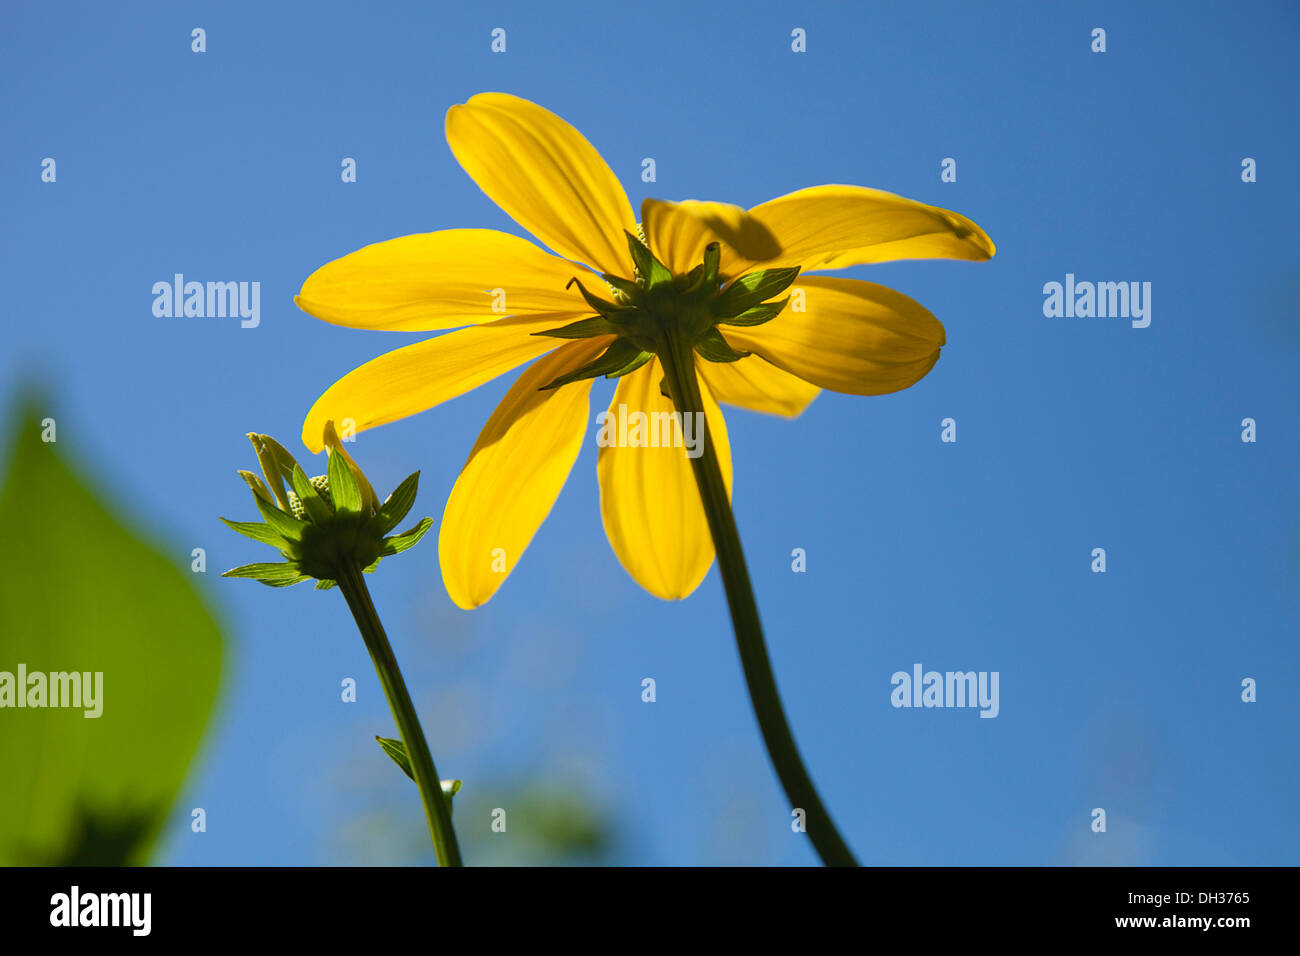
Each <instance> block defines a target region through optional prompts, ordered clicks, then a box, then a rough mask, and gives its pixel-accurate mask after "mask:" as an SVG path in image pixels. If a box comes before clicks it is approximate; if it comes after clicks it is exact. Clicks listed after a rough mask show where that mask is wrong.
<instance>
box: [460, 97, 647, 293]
mask: <svg viewBox="0 0 1300 956" xmlns="http://www.w3.org/2000/svg"><path fill="white" fill-rule="evenodd" d="M447 143H448V144H449V145H450V146H451V151H452V152H453V153H454V154H455V156H456V159H457V160H458V161H459V162H460V164H461V166H463V167H464V169H465V172H467V173H469V175H470V178H472V179H473V180H474V182H476V183H478V185H479V188H480V189H482V190H483V192H485V193H487V195H488V198H490V199H491V200H492V201H493V202H495V203H496V204H497V205H498V206H500V207H501V208H502V209H504V210H505V211H506V212H507V213H508V214H509V215H510V216H511V218H513V219H514V220H515V222H517V223H519V225H521V226H523V227H524V228H525V229H527V230H528V231H529V232H531V233H532V234H533V235H534V236H536V237H537V238H538V239H540V240H541V241H542V242H544V243H545V244H546V245H548V246H549V247H550V248H552V249H554V250H555V251H556V252H558V253H559V254H560V255H562V256H564V257H566V258H569V259H574V260H576V261H578V262H583V263H586V264H587V265H589V266H593V267H595V268H597V269H599V270H600V271H602V272H610V273H614V274H617V275H622V276H630V275H631V270H632V257H631V254H630V253H629V252H628V248H627V239H626V237H625V236H624V235H623V233H624V231H625V230H626V231H628V232H631V233H632V234H633V235H635V234H636V219H635V217H634V216H633V215H632V206H631V204H629V203H628V201H627V193H625V192H624V191H623V186H622V184H621V183H619V181H618V177H617V176H615V175H614V173H613V171H611V170H610V168H609V165H608V164H607V163H606V162H605V160H604V159H603V158H601V155H600V153H598V152H596V150H595V148H594V147H593V146H592V145H591V144H590V143H588V142H587V140H586V139H584V138H583V136H582V134H581V133H579V132H578V131H577V130H576V129H574V128H573V127H572V126H570V125H569V124H568V123H566V122H565V121H564V120H562V119H560V117H558V116H556V115H555V114H554V113H552V112H550V111H549V110H546V109H543V108H542V107H540V106H538V105H537V104H536V103H531V102H529V101H528V100H525V99H520V98H519V97H517V96H510V95H508V94H505V93H480V94H479V95H477V96H474V97H471V98H470V100H469V102H467V103H465V104H463V105H458V106H453V107H452V108H451V109H449V110H448V111H447Z"/></svg>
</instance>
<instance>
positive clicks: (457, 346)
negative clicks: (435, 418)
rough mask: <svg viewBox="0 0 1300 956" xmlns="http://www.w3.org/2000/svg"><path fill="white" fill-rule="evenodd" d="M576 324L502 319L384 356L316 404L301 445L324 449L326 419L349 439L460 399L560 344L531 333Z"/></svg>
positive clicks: (336, 385)
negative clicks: (353, 433)
mask: <svg viewBox="0 0 1300 956" xmlns="http://www.w3.org/2000/svg"><path fill="white" fill-rule="evenodd" d="M577 318H578V316H577V315H576V314H575V315H572V316H566V317H562V318H559V319H556V318H550V319H545V320H541V319H538V320H526V319H503V320H501V321H500V322H492V323H489V324H487V325H475V326H472V327H470V328H468V329H460V330H458V331H456V332H448V333H446V334H445V335H438V336H435V337H434V338H431V339H426V340H425V341H423V342H417V343H416V344H415V345H408V346H406V348H401V349H397V350H396V351H393V352H387V353H385V354H384V355H381V356H379V357H378V358H376V359H372V360H371V361H369V362H367V363H366V364H365V365H362V366H361V367H360V368H357V369H354V370H353V371H351V372H349V373H348V374H347V375H344V376H343V377H342V378H341V379H339V380H338V381H337V382H335V383H334V384H333V385H331V386H330V387H329V388H328V389H327V390H326V392H325V394H324V395H322V396H321V397H320V398H318V399H317V400H316V404H315V405H313V406H312V407H311V411H309V412H308V413H307V419H306V421H304V422H303V426H302V443H303V444H304V445H306V446H307V447H308V448H309V449H311V450H312V451H314V452H318V451H320V450H321V449H322V448H323V447H325V444H324V428H325V422H326V421H328V420H331V419H332V420H333V421H334V424H335V426H336V427H337V428H338V429H339V431H340V432H342V433H344V434H345V436H346V433H347V430H348V425H349V422H350V423H351V425H352V428H353V429H354V430H355V431H356V432H363V431H365V430H366V429H368V428H375V427H377V426H379V425H386V424H388V423H389V422H395V421H397V420H398V419H400V418H407V417H409V416H411V415H415V414H418V413H419V412H422V411H424V410H426V409H429V408H433V406H435V405H438V404H441V403H442V402H445V401H447V400H448V399H451V398H455V397H456V396H457V395H463V394H464V393H466V392H468V391H470V390H471V389H474V388H477V387H478V386H480V385H482V384H483V383H484V382H488V381H491V380H492V379H494V378H496V377H497V376H498V375H504V374H505V373H506V372H508V371H510V370H511V369H513V368H518V367H519V366H520V365H523V364H524V363H525V362H528V361H531V360H532V359H535V358H537V357H538V356H539V355H544V354H546V353H547V352H550V351H551V350H552V349H555V348H557V347H558V346H559V345H561V344H562V341H563V340H561V339H556V338H551V337H550V336H546V335H531V334H530V333H532V332H537V331H541V330H543V329H552V328H555V327H556V326H557V325H564V324H566V323H567V322H570V321H574V320H576V319H577Z"/></svg>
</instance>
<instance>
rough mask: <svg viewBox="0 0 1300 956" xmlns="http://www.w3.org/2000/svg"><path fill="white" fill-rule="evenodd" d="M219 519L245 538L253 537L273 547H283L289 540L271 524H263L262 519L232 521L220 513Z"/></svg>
mask: <svg viewBox="0 0 1300 956" xmlns="http://www.w3.org/2000/svg"><path fill="white" fill-rule="evenodd" d="M218 520H219V521H222V522H224V523H225V525H226V527H227V528H229V529H230V530H231V531H235V532H238V533H239V534H242V535H243V536H244V537H245V538H252V539H253V540H254V541H259V542H261V543H262V544H269V545H270V546H271V547H273V548H283V547H285V546H286V545H287V544H288V542H287V541H285V540H284V538H283V537H281V536H280V533H279V532H278V531H276V530H275V529H274V528H272V527H271V526H270V525H269V524H263V523H262V522H260V521H231V520H230V519H228V518H222V517H220V516H219V515H218Z"/></svg>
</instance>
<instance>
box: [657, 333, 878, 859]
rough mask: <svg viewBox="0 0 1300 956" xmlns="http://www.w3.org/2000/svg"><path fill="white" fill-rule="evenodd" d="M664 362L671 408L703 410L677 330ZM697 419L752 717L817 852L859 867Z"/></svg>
mask: <svg viewBox="0 0 1300 956" xmlns="http://www.w3.org/2000/svg"><path fill="white" fill-rule="evenodd" d="M661 345H662V348H661V349H660V350H659V352H658V354H659V359H660V361H661V362H662V363H663V366H664V373H665V378H666V380H667V385H668V390H669V391H670V392H671V393H672V398H673V404H674V405H676V407H677V410H678V411H679V412H681V413H682V415H683V416H686V415H691V414H695V413H697V412H698V413H702V412H703V411H704V401H703V399H702V398H701V396H700V385H699V381H698V380H697V378H696V373H695V355H694V352H693V350H692V348H691V346H690V345H689V343H686V342H684V341H683V340H682V339H681V338H680V336H679V335H678V334H677V333H676V331H675V330H673V329H671V328H669V329H665V330H664V332H663V337H662V341H661ZM695 421H699V422H703V424H704V430H703V433H702V441H701V447H702V449H703V452H702V454H700V455H699V456H698V457H696V458H693V459H691V462H692V467H693V470H694V472H695V483H696V485H698V486H699V490H700V501H701V502H702V503H703V505H704V514H705V516H706V517H707V518H708V522H709V531H710V533H711V534H712V535H713V546H714V549H715V550H716V551H717V555H718V570H719V571H720V572H721V574H722V586H723V589H724V590H725V591H726V594H727V607H728V608H729V609H730V611H731V624H732V627H733V628H734V630H735V632H736V646H737V648H738V649H739V651H740V663H741V667H742V668H743V669H744V672H745V683H746V685H747V686H748V688H749V699H750V701H751V702H752V703H753V705H754V716H755V717H757V718H758V726H759V729H760V731H761V732H762V734H763V742H764V744H766V746H767V753H768V757H769V758H770V759H771V761H772V765H773V766H774V767H775V768H776V774H777V777H779V778H780V780H781V786H782V787H783V788H784V789H785V794H786V797H787V798H788V799H789V800H790V803H791V806H792V807H794V808H802V809H803V810H804V811H805V814H806V820H807V832H808V837H809V839H811V840H812V844H813V847H814V848H815V849H816V850H817V855H818V856H820V857H821V860H822V862H823V863H824V864H826V865H827V866H857V865H858V863H857V860H855V859H854V857H853V852H852V851H851V850H850V849H849V848H848V845H847V844H845V842H844V839H843V837H841V836H840V833H839V831H838V830H837V829H836V828H835V822H834V821H833V820H832V819H831V816H830V813H829V812H828V811H827V810H826V807H825V806H823V804H822V801H821V797H819V796H818V795H817V789H816V788H815V787H814V786H813V782H812V779H811V778H810V777H809V776H808V771H807V770H806V769H805V768H804V765H803V759H802V758H801V757H800V756H799V748H798V747H797V746H795V742H794V736H793V735H792V734H791V732H790V725H789V723H787V721H786V719H785V711H784V710H783V709H782V707H781V698H780V695H779V694H778V693H777V689H776V679H775V678H774V677H773V675H772V664H771V661H769V660H768V656H767V646H766V645H765V644H764V642H763V627H762V624H761V623H760V622H759V619H758V605H757V604H756V603H755V601H754V589H753V585H751V584H750V580H749V569H748V568H747V567H746V566H745V553H744V551H743V550H742V549H741V546H740V533H739V531H737V530H736V519H735V516H734V515H733V514H732V511H731V501H730V499H729V497H728V495H727V487H726V484H725V483H724V482H723V480H722V468H721V466H720V465H719V463H718V455H717V452H716V451H715V450H714V446H713V442H712V440H711V438H710V436H709V433H708V421H707V419H706V417H705V416H704V415H703V414H701V415H699V417H697V418H696V419H695Z"/></svg>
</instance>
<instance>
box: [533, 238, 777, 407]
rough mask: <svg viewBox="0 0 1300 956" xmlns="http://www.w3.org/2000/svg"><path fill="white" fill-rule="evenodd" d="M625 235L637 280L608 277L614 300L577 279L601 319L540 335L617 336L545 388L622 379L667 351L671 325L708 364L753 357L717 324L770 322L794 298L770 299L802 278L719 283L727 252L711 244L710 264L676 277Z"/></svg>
mask: <svg viewBox="0 0 1300 956" xmlns="http://www.w3.org/2000/svg"><path fill="white" fill-rule="evenodd" d="M626 235H627V244H628V248H629V249H630V250H631V251H632V261H633V262H634V263H636V279H635V280H634V281H633V280H629V279H624V278H622V277H621V276H614V275H602V276H601V278H602V279H604V280H605V282H606V283H607V284H608V285H609V287H610V289H612V290H613V292H614V300H615V301H610V300H608V299H602V298H601V297H600V296H598V295H594V294H593V293H591V292H589V291H588V290H587V288H586V286H584V285H583V284H582V282H581V281H580V280H579V279H577V278H574V279H572V280H570V282H569V285H570V286H573V285H576V286H577V287H578V291H579V292H581V293H582V297H583V298H584V299H586V300H587V305H589V306H590V307H591V308H592V309H593V310H594V311H595V312H596V315H594V316H592V317H591V318H587V319H580V320H578V321H577V322H574V323H572V324H571V325H566V326H564V327H563V328H558V329H548V330H547V331H545V332H535V333H533V334H534V335H549V336H553V337H555V338H560V339H586V338H595V337H597V336H601V335H615V336H618V337H617V338H616V339H614V341H613V342H612V343H611V344H610V346H609V348H607V349H606V350H605V351H604V352H602V353H601V354H600V355H599V356H598V357H597V358H596V359H594V360H593V361H591V362H589V363H587V364H586V365H584V366H583V367H582V368H580V369H577V370H576V371H573V372H569V373H568V374H567V375H562V376H560V377H559V378H557V379H555V381H553V382H550V383H548V384H547V385H544V386H543V390H545V389H549V388H559V387H560V386H561V385H567V384H568V383H570V382H578V381H581V380H583V379H587V378H595V377H596V376H597V375H604V376H605V377H606V378H618V377H619V376H622V375H626V374H627V373H628V372H631V371H634V370H636V369H638V368H640V367H641V366H642V365H644V364H645V363H646V362H648V361H650V359H651V358H652V357H653V356H654V354H655V352H656V351H657V350H658V348H659V347H660V342H661V338H660V337H661V335H662V334H663V332H664V330H665V329H666V328H671V329H672V330H673V332H674V333H675V335H677V336H680V337H681V339H682V341H684V342H686V343H687V344H688V345H689V346H690V347H691V348H692V349H693V350H694V351H695V353H696V354H698V355H699V356H700V357H701V358H703V359H706V360H707V361H710V362H735V361H736V360H737V359H742V358H744V357H745V356H746V355H748V354H749V353H747V352H737V351H736V350H735V349H733V348H732V347H731V346H730V345H729V344H728V343H727V340H726V339H725V338H723V336H722V333H721V332H720V331H719V330H718V328H717V327H718V325H740V326H753V325H762V324H763V323H764V322H770V321H771V320H772V319H774V318H776V317H777V316H778V315H780V314H781V310H782V309H784V308H785V305H786V303H787V302H788V301H789V297H788V296H787V297H786V298H784V299H781V300H780V301H779V302H769V301H767V300H768V299H771V298H772V297H773V296H777V295H780V294H781V293H782V292H784V291H785V290H786V289H788V288H789V287H790V284H791V283H793V282H794V280H795V277H796V276H798V275H799V268H798V267H797V266H795V267H791V268H780V269H759V270H757V271H755V272H751V273H749V274H747V275H743V276H740V277H739V278H738V279H734V280H732V281H731V282H730V283H729V284H728V285H727V286H726V288H722V287H721V282H720V281H719V279H718V263H719V262H720V260H721V254H722V251H721V247H720V246H719V245H718V243H716V242H712V243H709V245H708V246H707V247H706V248H705V250H704V261H703V262H701V263H700V264H699V265H697V266H696V267H695V268H694V269H692V270H691V271H690V272H688V273H685V274H684V275H673V274H672V272H671V271H670V270H669V268H668V267H667V266H665V265H664V264H663V263H662V262H660V261H659V260H658V259H656V258H655V256H654V253H652V252H651V251H650V249H649V247H648V246H646V244H645V243H644V242H643V241H642V240H641V239H640V238H639V237H637V236H634V235H632V234H631V233H627V234H626Z"/></svg>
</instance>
